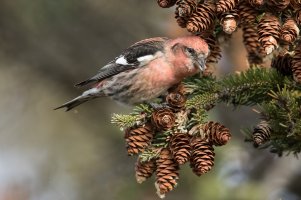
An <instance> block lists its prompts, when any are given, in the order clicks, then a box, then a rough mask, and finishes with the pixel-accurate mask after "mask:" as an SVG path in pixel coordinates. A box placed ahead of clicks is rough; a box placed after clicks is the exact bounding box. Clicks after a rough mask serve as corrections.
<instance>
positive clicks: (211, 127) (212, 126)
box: [203, 121, 231, 146]
mask: <svg viewBox="0 0 301 200" xmlns="http://www.w3.org/2000/svg"><path fill="white" fill-rule="evenodd" d="M203 131H204V133H205V135H206V136H207V137H208V139H209V141H210V142H211V143H212V144H213V145H215V146H222V145H225V144H227V142H228V141H229V140H230V139H231V134H230V131H229V129H228V128H226V127H225V126H224V125H222V124H220V123H218V122H213V121H210V122H208V123H207V124H205V125H204V126H203Z"/></svg>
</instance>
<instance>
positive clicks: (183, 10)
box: [176, 0, 198, 18]
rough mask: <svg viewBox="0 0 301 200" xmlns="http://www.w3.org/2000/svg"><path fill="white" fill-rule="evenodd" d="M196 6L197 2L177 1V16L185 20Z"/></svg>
mask: <svg viewBox="0 0 301 200" xmlns="http://www.w3.org/2000/svg"><path fill="white" fill-rule="evenodd" d="M197 4H198V3H197V0H178V1H177V3H176V5H177V7H176V10H178V13H179V16H181V17H185V18H187V17H190V16H191V15H192V13H193V12H194V11H195V9H196V7H197Z"/></svg>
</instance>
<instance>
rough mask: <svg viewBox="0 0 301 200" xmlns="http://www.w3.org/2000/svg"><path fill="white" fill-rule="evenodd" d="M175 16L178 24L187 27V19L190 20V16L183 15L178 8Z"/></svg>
mask: <svg viewBox="0 0 301 200" xmlns="http://www.w3.org/2000/svg"><path fill="white" fill-rule="evenodd" d="M175 18H176V21H177V23H178V25H179V26H180V27H181V28H186V24H187V21H188V18H186V17H181V16H180V15H179V11H178V10H177V9H176V11H175Z"/></svg>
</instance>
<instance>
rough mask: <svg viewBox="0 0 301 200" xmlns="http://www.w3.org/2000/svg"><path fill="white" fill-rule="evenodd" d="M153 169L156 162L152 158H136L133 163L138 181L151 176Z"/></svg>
mask: <svg viewBox="0 0 301 200" xmlns="http://www.w3.org/2000/svg"><path fill="white" fill-rule="evenodd" d="M155 170H156V164H155V160H154V159H152V160H149V161H145V162H141V159H140V158H138V159H137V162H136V165H135V171H136V180H137V182H138V183H142V182H144V181H145V180H146V179H148V178H149V177H151V176H152V174H153V173H154V171H155Z"/></svg>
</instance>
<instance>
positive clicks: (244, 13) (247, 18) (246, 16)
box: [237, 0, 258, 24]
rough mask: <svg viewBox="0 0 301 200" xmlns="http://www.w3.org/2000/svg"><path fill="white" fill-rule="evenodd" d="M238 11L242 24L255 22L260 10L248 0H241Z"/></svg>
mask: <svg viewBox="0 0 301 200" xmlns="http://www.w3.org/2000/svg"><path fill="white" fill-rule="evenodd" d="M237 11H238V14H239V18H240V23H241V24H254V23H255V22H256V18H257V15H258V11H257V10H256V9H255V8H254V7H252V6H251V5H250V4H249V3H248V2H247V1H246V0H244V1H240V2H239V4H238V8H237Z"/></svg>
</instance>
